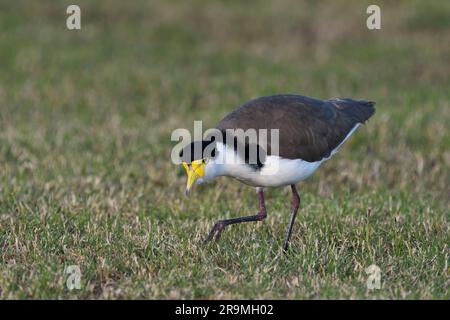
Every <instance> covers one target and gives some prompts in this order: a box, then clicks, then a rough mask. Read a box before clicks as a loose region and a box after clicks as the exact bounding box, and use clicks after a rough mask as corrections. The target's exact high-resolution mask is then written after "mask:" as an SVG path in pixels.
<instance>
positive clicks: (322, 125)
mask: <svg viewBox="0 0 450 320" xmlns="http://www.w3.org/2000/svg"><path fill="white" fill-rule="evenodd" d="M374 112H375V108H374V103H373V102H368V101H364V100H361V101H358V100H352V99H334V100H326V101H322V100H318V99H314V98H309V97H305V96H300V95H276V96H268V97H261V98H257V99H255V100H251V101H249V102H247V103H245V104H244V105H242V106H240V107H239V108H237V109H236V110H234V111H233V112H231V113H230V114H228V115H227V116H226V117H225V118H224V119H222V120H221V121H220V122H219V123H218V125H217V128H218V129H219V130H222V131H225V130H226V129H237V128H240V129H243V130H247V129H251V128H253V129H257V130H258V129H268V130H269V132H268V139H267V140H268V141H267V146H268V148H267V154H269V155H270V154H272V149H273V148H272V145H271V139H270V129H279V156H281V157H283V158H288V159H303V160H306V161H309V162H313V161H318V160H321V159H323V158H326V157H328V156H329V155H330V153H331V152H332V151H333V150H334V149H335V148H336V147H337V146H338V145H339V144H340V143H341V142H342V141H343V140H344V139H345V137H346V136H347V134H348V133H349V132H350V130H351V129H352V128H353V127H354V126H355V125H356V124H357V123H363V122H364V121H366V120H367V119H368V118H370V116H371V115H372V114H373V113H374ZM258 138H259V137H258Z"/></svg>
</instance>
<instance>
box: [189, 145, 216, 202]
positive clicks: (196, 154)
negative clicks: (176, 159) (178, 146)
mask: <svg viewBox="0 0 450 320" xmlns="http://www.w3.org/2000/svg"><path fill="white" fill-rule="evenodd" d="M214 156H215V146H214V143H212V141H194V142H192V143H190V144H188V145H187V146H186V147H184V148H183V149H182V150H181V151H180V159H181V164H182V165H183V167H184V169H185V170H186V174H187V183H186V192H185V194H186V195H188V194H189V191H190V190H191V188H192V186H193V185H194V184H195V183H199V182H200V183H201V182H202V181H203V180H204V178H205V174H206V173H207V164H208V162H209V161H210V159H211V158H213V157H214Z"/></svg>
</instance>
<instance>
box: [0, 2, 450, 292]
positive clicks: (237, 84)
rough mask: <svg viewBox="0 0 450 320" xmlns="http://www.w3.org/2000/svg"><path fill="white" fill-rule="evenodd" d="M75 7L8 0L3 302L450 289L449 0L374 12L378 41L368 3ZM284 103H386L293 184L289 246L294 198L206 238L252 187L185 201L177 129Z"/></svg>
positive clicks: (3, 68) (0, 116)
mask: <svg viewBox="0 0 450 320" xmlns="http://www.w3.org/2000/svg"><path fill="white" fill-rule="evenodd" d="M73 2H74V1H66V0H64V1H57V2H55V1H50V0H47V1H14V2H13V1H2V2H1V3H0V29H1V32H0V249H1V251H0V298H2V299H21V298H25V299H30V298H40V299H43V298H51V299H62V298H69V299H85V298H87V299H119V298H120V299H132V298H133V299H134V298H137V299H178V298H181V299H213V298H214V299H228V298H230V299H235V298H248V299H257V298H263V299H266V298H275V299H317V298H319V299H329V298H330V299H331V298H332V299H335V298H338V299H348V298H351V299H416V298H419V299H435V298H439V299H449V298H450V295H449V280H448V279H449V273H450V268H449V265H448V262H449V252H450V251H449V248H448V245H449V243H450V239H449V212H450V187H449V185H450V135H449V123H450V89H449V88H450V76H449V75H450V59H449V57H450V45H449V43H450V42H449V39H450V19H449V18H448V17H449V16H450V2H449V1H445V0H442V1H416V0H414V1H406V0H405V1H395V2H394V1H382V2H380V1H374V2H375V3H377V4H378V5H379V6H380V7H381V13H382V28H381V30H368V29H367V28H366V18H367V17H368V15H367V14H366V8H367V6H368V5H369V4H371V3H372V2H371V1H320V2H319V1H317V2H315V1H314V2H313V1H304V2H303V1H296V0H292V1H287V0H282V1H273V2H269V1H245V2H244V1H223V2H222V1H215V0H214V1H199V0H198V1H189V2H187V1H184V2H181V1H177V2H175V1H173V2H172V1H144V0H140V1H128V2H127V1H119V0H114V1H95V2H94V1H87V0H79V1H75V3H77V4H78V5H79V6H80V7H81V12H82V28H81V30H74V31H69V30H67V28H66V17H67V14H66V8H67V6H68V5H69V4H72V3H73ZM275 93H300V94H304V95H309V96H313V97H318V98H323V99H325V98H330V97H346V96H350V97H354V98H363V99H369V100H374V101H376V102H377V112H376V113H375V115H374V117H373V118H372V119H371V120H370V121H369V122H368V123H367V125H365V126H362V127H361V128H360V129H358V131H357V132H356V133H355V135H353V136H352V138H351V139H349V141H347V142H346V143H345V145H344V146H343V147H342V148H341V150H340V152H339V153H338V154H337V155H335V156H334V157H333V159H332V160H330V161H328V162H327V163H325V164H324V165H323V166H322V167H321V168H320V169H319V170H318V171H317V172H316V173H315V174H314V175H313V176H312V177H311V178H310V179H309V180H306V181H305V182H303V183H301V184H299V185H298V190H299V191H300V193H301V207H300V211H299V215H298V218H297V222H296V224H295V226H294V232H293V237H292V246H291V248H290V252H289V254H288V255H286V256H285V255H283V254H281V251H280V250H281V246H282V243H283V238H284V233H285V228H286V226H287V223H288V219H289V207H290V193H289V192H290V190H289V188H281V189H268V190H267V192H266V195H267V198H266V205H267V209H268V218H267V219H266V220H265V221H264V222H258V223H250V224H242V225H235V226H230V227H229V228H227V229H226V230H225V231H224V234H223V236H222V239H221V240H220V241H219V242H217V243H214V242H213V243H211V244H209V245H208V246H204V245H202V244H201V240H202V239H203V238H204V237H205V236H206V234H207V233H208V232H209V229H210V228H211V227H212V225H213V224H214V222H215V221H216V220H218V219H223V218H230V217H237V216H241V215H248V214H254V213H255V212H256V210H257V197H256V194H255V190H254V189H253V188H251V187H248V186H245V185H242V184H240V183H239V182H237V181H235V180H232V179H230V178H220V179H217V180H216V181H215V182H213V183H211V184H208V185H204V186H199V187H196V188H195V189H194V190H193V192H192V193H191V195H190V197H189V198H187V197H185V196H184V195H183V191H184V187H185V183H186V182H185V179H186V177H185V173H184V169H183V168H182V167H181V166H176V165H174V164H173V163H172V162H171V159H170V153H171V149H172V147H173V146H174V145H175V144H176V142H173V141H171V140H170V135H171V132H172V131H173V130H174V129H176V128H187V129H190V130H191V129H192V128H193V121H194V120H203V121H204V128H207V127H211V126H214V124H215V123H217V122H218V121H219V120H220V119H221V118H222V117H223V116H224V115H226V114H227V113H228V112H230V111H231V110H233V109H234V108H235V107H236V106H238V105H240V104H242V103H243V102H245V101H247V100H250V99H251V98H254V97H257V96H263V95H270V94H275ZM372 264H375V265H377V266H378V267H379V268H380V270H381V288H380V289H374V290H370V289H368V288H367V286H366V281H367V279H368V276H369V275H368V274H367V273H366V271H365V270H366V268H367V267H369V266H370V265H372ZM71 265H76V266H79V268H80V270H81V288H80V289H74V290H69V289H68V287H67V286H66V281H67V280H68V274H67V273H66V272H65V270H66V268H67V267H68V266H71Z"/></svg>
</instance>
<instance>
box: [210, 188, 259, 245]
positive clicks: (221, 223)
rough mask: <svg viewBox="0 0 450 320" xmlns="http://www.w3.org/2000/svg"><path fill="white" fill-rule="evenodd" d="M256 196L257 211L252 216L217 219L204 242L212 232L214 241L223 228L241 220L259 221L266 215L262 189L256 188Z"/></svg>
mask: <svg viewBox="0 0 450 320" xmlns="http://www.w3.org/2000/svg"><path fill="white" fill-rule="evenodd" d="M258 198H259V212H258V213H257V214H255V215H253V216H245V217H239V218H233V219H226V220H219V221H217V222H216V223H215V224H214V227H213V228H212V229H211V231H210V233H209V235H208V237H207V238H206V239H205V243H207V242H209V241H210V240H211V239H212V237H213V236H214V234H216V241H217V240H219V238H220V235H221V234H222V231H223V229H224V228H225V227H226V226H228V225H230V224H235V223H241V222H250V221H261V220H264V219H265V218H266V217H267V211H266V206H265V205H264V192H263V189H262V188H261V189H258Z"/></svg>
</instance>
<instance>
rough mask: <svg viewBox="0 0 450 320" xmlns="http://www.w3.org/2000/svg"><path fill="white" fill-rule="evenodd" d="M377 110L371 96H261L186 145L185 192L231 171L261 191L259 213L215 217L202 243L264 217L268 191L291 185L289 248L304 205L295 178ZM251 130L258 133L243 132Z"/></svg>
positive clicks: (307, 172) (302, 177)
mask: <svg viewBox="0 0 450 320" xmlns="http://www.w3.org/2000/svg"><path fill="white" fill-rule="evenodd" d="M374 113H375V102H373V101H368V100H355V99H352V98H331V99H328V100H321V99H318V98H311V97H307V96H303V95H300V94H278V95H271V96H263V97H259V98H255V99H252V100H250V101H248V102H246V103H244V104H243V105H241V106H239V107H238V108H236V109H235V110H234V111H232V112H231V113H229V114H228V115H226V116H225V117H224V118H223V119H222V120H221V121H219V123H218V124H217V125H216V126H215V128H214V130H215V131H214V133H215V134H210V135H206V136H205V137H204V138H203V139H202V140H198V141H193V142H190V143H189V144H187V145H186V146H184V147H183V148H182V149H181V151H180V152H179V160H180V162H181V164H182V166H183V167H184V169H185V170H186V173H187V184H186V194H189V192H190V190H191V188H192V186H193V185H197V184H202V183H205V182H209V181H211V180H213V179H214V178H216V177H219V176H228V177H233V178H235V179H237V180H238V181H240V182H242V183H244V184H247V185H249V186H252V187H255V188H256V192H257V195H258V204H259V210H258V212H257V213H256V214H255V215H248V216H242V217H238V218H231V219H223V220H219V221H217V222H216V223H215V224H214V226H213V227H212V229H211V231H210V232H209V234H208V235H207V237H206V238H205V240H204V243H208V242H209V241H211V240H212V238H213V237H214V238H215V240H216V241H217V240H219V239H220V237H221V234H222V232H223V230H224V229H225V228H226V227H227V226H229V225H232V224H237V223H242V222H251V221H262V220H264V219H265V218H266V217H267V209H266V205H265V201H264V190H265V189H267V188H271V187H283V186H290V189H291V192H292V199H291V210H290V211H291V212H290V218H289V223H288V226H287V231H286V235H285V240H284V243H283V247H282V249H283V251H284V252H285V253H286V252H287V250H288V246H289V241H290V238H291V235H292V231H293V226H294V222H295V219H296V216H297V211H298V209H299V207H300V195H299V193H298V191H297V187H296V185H297V183H299V182H300V181H303V180H305V179H307V178H308V177H309V176H311V175H312V174H313V173H314V172H315V171H316V170H317V169H318V168H319V166H320V165H321V164H322V163H323V162H325V161H327V160H329V159H330V158H331V157H332V156H333V155H334V154H335V153H336V152H337V151H338V149H339V148H340V147H341V146H342V144H343V143H344V142H345V141H346V140H347V139H348V138H349V137H350V136H351V135H352V134H353V133H354V132H355V130H356V129H357V128H358V127H359V126H360V125H361V124H364V123H365V122H366V121H367V120H368V119H369V118H370V117H371V116H372V115H373V114H374ZM264 130H265V131H264ZM274 130H275V131H274ZM248 131H251V132H253V133H255V132H256V135H255V134H253V135H250V134H249V135H245V134H244V135H242V132H244V133H245V132H248ZM237 132H240V133H241V134H237ZM264 132H265V133H264ZM268 132H269V133H270V134H269V133H268ZM263 133H264V134H263ZM220 136H221V137H220ZM268 136H269V137H270V139H269V138H268ZM218 137H220V139H219V138H218ZM264 138H265V139H264ZM272 138H276V139H272ZM251 150H253V152H250V151H251Z"/></svg>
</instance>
